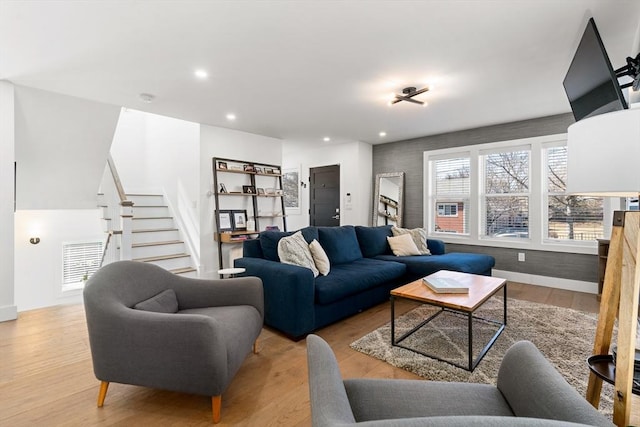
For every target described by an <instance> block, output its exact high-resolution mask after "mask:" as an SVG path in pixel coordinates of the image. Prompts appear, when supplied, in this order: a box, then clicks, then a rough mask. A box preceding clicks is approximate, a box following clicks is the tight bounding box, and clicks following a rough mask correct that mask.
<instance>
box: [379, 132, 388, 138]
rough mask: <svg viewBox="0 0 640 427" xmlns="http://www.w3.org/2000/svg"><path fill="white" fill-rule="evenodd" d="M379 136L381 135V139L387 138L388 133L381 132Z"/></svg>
mask: <svg viewBox="0 0 640 427" xmlns="http://www.w3.org/2000/svg"><path fill="white" fill-rule="evenodd" d="M378 135H380V138H384V137H385V136H387V133H386V132H380V133H379V134H378Z"/></svg>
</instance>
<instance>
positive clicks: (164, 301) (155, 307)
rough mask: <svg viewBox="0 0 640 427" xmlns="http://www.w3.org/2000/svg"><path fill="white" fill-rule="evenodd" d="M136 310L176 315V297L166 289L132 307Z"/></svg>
mask: <svg viewBox="0 0 640 427" xmlns="http://www.w3.org/2000/svg"><path fill="white" fill-rule="evenodd" d="M133 308H135V309H136V310H144V311H153V312H155V313H177V312H178V297H176V293H175V292H174V291H173V289H167V290H166V291H162V292H160V293H159V294H158V295H154V296H152V297H151V298H149V299H146V300H144V301H140V302H139V303H137V304H136V305H134V306H133Z"/></svg>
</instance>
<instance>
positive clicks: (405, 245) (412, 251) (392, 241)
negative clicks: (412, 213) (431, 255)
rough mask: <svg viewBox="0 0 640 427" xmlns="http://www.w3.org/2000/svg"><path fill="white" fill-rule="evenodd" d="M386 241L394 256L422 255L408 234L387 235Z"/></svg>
mask: <svg viewBox="0 0 640 427" xmlns="http://www.w3.org/2000/svg"><path fill="white" fill-rule="evenodd" d="M387 242H389V246H391V251H392V252H393V254H394V255H395V256H411V255H422V254H421V253H420V251H419V250H418V247H417V246H416V244H415V242H414V241H413V239H412V238H411V236H410V235H409V234H402V235H400V236H393V237H387Z"/></svg>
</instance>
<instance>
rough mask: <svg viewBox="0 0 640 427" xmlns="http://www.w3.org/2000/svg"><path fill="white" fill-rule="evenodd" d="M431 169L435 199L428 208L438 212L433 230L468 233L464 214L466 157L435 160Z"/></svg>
mask: <svg viewBox="0 0 640 427" xmlns="http://www.w3.org/2000/svg"><path fill="white" fill-rule="evenodd" d="M432 169H433V176H434V182H435V198H434V199H433V203H432V204H431V206H433V207H434V208H435V211H436V212H437V215H436V217H435V221H433V229H432V230H433V231H436V232H442V233H454V234H468V233H469V224H468V217H467V215H466V214H465V212H466V207H467V206H468V203H469V198H470V196H469V194H470V183H469V170H470V159H469V157H468V156H467V157H456V158H448V159H440V160H436V161H434V162H433V168H432Z"/></svg>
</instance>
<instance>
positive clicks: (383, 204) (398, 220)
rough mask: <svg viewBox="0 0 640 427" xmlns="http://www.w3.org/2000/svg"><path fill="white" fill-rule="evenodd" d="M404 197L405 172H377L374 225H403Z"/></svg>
mask: <svg viewBox="0 0 640 427" xmlns="http://www.w3.org/2000/svg"><path fill="white" fill-rule="evenodd" d="M403 197H404V172H392V173H379V174H377V175H376V189H375V197H374V199H373V225H374V226H377V225H397V226H398V227H402V201H403Z"/></svg>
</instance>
